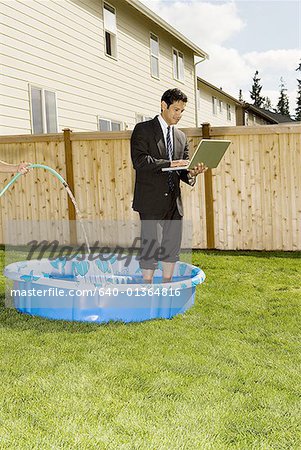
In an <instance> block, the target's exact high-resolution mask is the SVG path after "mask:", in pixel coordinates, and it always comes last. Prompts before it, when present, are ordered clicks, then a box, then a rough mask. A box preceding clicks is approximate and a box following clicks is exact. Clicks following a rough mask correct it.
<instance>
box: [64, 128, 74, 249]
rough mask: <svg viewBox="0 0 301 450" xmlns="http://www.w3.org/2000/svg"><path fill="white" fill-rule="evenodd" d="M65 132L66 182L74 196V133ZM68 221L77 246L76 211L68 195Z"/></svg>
mask: <svg viewBox="0 0 301 450" xmlns="http://www.w3.org/2000/svg"><path fill="white" fill-rule="evenodd" d="M63 132H64V144H65V164H66V181H67V184H68V186H69V188H70V189H71V191H72V193H73V194H74V174H73V157H72V142H71V133H72V131H71V130H70V129H69V128H64V129H63ZM68 220H69V232H70V243H71V244H77V231H76V211H75V207H74V205H73V203H72V201H71V198H70V197H69V195H68Z"/></svg>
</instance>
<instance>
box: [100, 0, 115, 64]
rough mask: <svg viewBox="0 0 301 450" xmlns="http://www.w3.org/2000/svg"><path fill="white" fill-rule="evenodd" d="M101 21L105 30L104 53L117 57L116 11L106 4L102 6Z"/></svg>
mask: <svg viewBox="0 0 301 450" xmlns="http://www.w3.org/2000/svg"><path fill="white" fill-rule="evenodd" d="M103 20H104V30H105V53H106V55H108V56H112V57H113V58H116V57H117V26H116V10H115V8H113V6H111V5H109V4H108V3H104V4H103Z"/></svg>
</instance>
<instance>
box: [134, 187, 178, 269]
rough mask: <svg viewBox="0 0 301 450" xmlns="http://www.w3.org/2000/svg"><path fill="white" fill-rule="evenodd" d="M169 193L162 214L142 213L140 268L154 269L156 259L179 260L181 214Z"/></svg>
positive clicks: (173, 197)
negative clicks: (165, 208) (166, 205)
mask: <svg viewBox="0 0 301 450" xmlns="http://www.w3.org/2000/svg"><path fill="white" fill-rule="evenodd" d="M169 195H170V200H171V201H170V205H169V208H168V209H167V210H166V212H165V213H164V214H161V215H154V214H143V213H140V219H141V247H140V253H139V265H140V268H141V269H152V270H155V269H156V268H157V267H158V261H163V262H171V263H173V262H176V261H178V260H179V254H180V248H181V240H182V228H183V223H182V216H181V214H180V213H179V211H178V207H177V203H176V198H175V196H173V194H172V193H170V194H169Z"/></svg>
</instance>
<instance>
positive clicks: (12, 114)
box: [0, 0, 208, 134]
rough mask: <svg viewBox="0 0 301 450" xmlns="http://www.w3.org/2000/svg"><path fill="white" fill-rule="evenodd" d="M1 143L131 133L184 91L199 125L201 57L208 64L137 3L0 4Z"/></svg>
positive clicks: (12, 0) (189, 119)
mask: <svg viewBox="0 0 301 450" xmlns="http://www.w3.org/2000/svg"><path fill="white" fill-rule="evenodd" d="M0 7H1V12H2V18H3V22H4V23H3V25H2V33H3V35H4V37H3V39H2V44H1V54H2V56H1V63H2V77H1V81H0V84H1V97H2V100H1V105H2V106H1V110H0V134H26V133H53V132H61V131H62V129H63V128H71V129H72V130H74V131H93V130H95V131H96V130H105V131H107V130H123V129H132V128H133V127H134V125H135V123H137V122H138V121H141V120H146V119H147V118H149V117H153V116H154V115H155V114H157V113H159V112H160V97H161V94H162V93H163V92H164V91H165V90H166V89H169V88H171V87H178V88H180V89H182V90H183V91H184V92H185V93H186V94H187V96H188V99H189V101H188V104H187V108H186V111H185V114H184V116H183V119H182V121H181V126H183V127H193V126H195V125H196V120H195V106H196V95H195V85H196V78H195V67H196V66H195V57H196V56H198V57H201V58H203V59H204V58H207V57H208V55H207V54H206V53H205V52H204V51H203V50H201V49H200V48H199V47H197V46H196V45H194V44H193V43H192V42H190V41H189V40H188V39H186V38H185V37H184V36H182V35H181V34H180V33H179V32H178V31H176V30H175V29H174V28H172V27H171V26H170V25H169V24H168V23H166V22H165V21H163V20H162V19H161V18H160V17H159V16H157V15H156V14H155V13H153V12H152V11H151V10H149V9H148V8H147V7H146V6H144V5H143V4H142V3H140V2H139V1H138V0H110V1H108V2H107V1H103V0H48V1H47V2H46V1H41V0H31V1H17V0H0Z"/></svg>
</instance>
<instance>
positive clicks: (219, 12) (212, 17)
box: [142, 0, 301, 113]
mask: <svg viewBox="0 0 301 450" xmlns="http://www.w3.org/2000/svg"><path fill="white" fill-rule="evenodd" d="M142 1H143V3H145V4H146V5H147V6H148V7H149V8H151V9H152V10H153V11H155V12H156V13H157V14H159V15H160V16H161V17H162V18H163V19H165V20H167V21H168V22H169V23H170V24H171V25H173V26H174V27H175V28H177V29H178V30H179V31H180V32H181V33H182V34H184V35H185V36H187V37H188V38H190V39H191V40H192V41H193V42H194V43H195V44H197V45H198V46H199V47H201V48H202V49H203V50H205V51H206V52H207V53H209V56H210V60H209V61H206V62H204V63H201V64H199V65H198V74H199V75H200V76H201V77H202V78H205V79H206V80H208V81H209V82H211V83H213V84H215V85H216V86H218V87H223V89H224V90H225V91H226V92H228V93H229V94H231V95H233V96H234V97H238V92H239V89H242V91H243V97H244V99H245V100H246V101H249V100H250V98H249V90H250V89H251V85H252V77H253V76H254V73H255V70H258V71H259V77H260V78H261V84H262V85H263V88H262V94H263V95H264V96H268V97H270V99H271V100H272V104H273V106H276V104H277V101H278V97H279V84H280V77H283V78H284V80H285V83H286V87H287V89H288V95H289V98H290V109H291V113H293V112H294V109H295V107H296V89H297V81H296V78H297V76H299V78H301V74H300V73H299V75H298V73H297V72H296V71H295V69H296V68H297V66H298V64H299V61H300V60H301V0H286V1H284V0H270V1H267V0H262V1H260V0H224V1H219V0H206V1H203V0H190V1H188V0H142Z"/></svg>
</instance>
